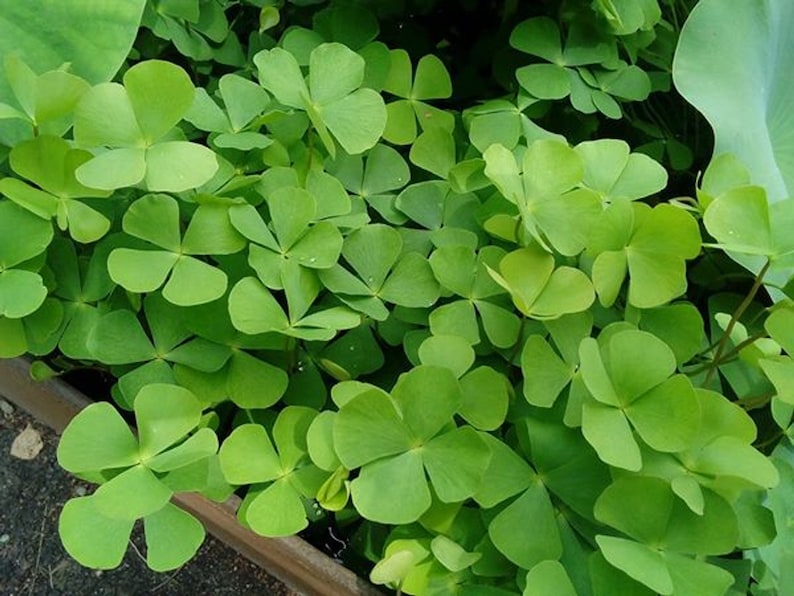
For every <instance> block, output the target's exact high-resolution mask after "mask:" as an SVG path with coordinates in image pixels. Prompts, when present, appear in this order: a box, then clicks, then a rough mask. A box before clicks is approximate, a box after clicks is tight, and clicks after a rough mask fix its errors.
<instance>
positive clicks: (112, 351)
mask: <svg viewBox="0 0 794 596" xmlns="http://www.w3.org/2000/svg"><path fill="white" fill-rule="evenodd" d="M87 343H88V346H89V350H90V351H91V353H92V354H93V356H94V358H96V359H97V360H99V361H100V362H104V363H105V364H130V363H133V362H144V361H146V360H151V359H153V358H155V357H156V356H157V351H156V350H155V348H154V346H153V345H152V342H151V341H150V340H149V337H148V336H147V335H146V333H145V332H144V330H143V327H142V326H141V323H140V321H139V320H138V318H137V317H136V315H135V314H134V313H133V312H132V311H129V310H124V309H119V310H114V311H111V312H109V313H107V314H105V315H103V316H102V317H101V318H100V319H99V320H98V321H97V323H96V325H95V326H94V328H93V329H92V330H91V334H90V336H89V337H88V341H87Z"/></svg>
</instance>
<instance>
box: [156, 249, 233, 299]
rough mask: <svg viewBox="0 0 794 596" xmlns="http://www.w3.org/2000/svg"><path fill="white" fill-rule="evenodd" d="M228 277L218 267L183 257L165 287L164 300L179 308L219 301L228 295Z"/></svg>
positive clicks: (175, 266)
mask: <svg viewBox="0 0 794 596" xmlns="http://www.w3.org/2000/svg"><path fill="white" fill-rule="evenodd" d="M227 284H228V277H227V276H226V274H225V273H224V272H223V271H222V270H221V269H218V268H217V267H213V266H212V265H209V264H207V263H205V262H204V261H199V260H198V259H196V258H194V257H187V256H181V257H180V258H179V260H178V261H177V262H176V264H175V265H174V269H173V271H172V273H171V277H170V279H169V280H168V282H167V283H166V284H165V286H164V287H163V298H165V299H166V300H168V301H169V302H170V303H171V304H176V305H177V306H194V305H196V304H204V303H206V302H212V301H213V300H217V299H218V298H220V297H221V296H223V295H224V294H225V293H226V287H227Z"/></svg>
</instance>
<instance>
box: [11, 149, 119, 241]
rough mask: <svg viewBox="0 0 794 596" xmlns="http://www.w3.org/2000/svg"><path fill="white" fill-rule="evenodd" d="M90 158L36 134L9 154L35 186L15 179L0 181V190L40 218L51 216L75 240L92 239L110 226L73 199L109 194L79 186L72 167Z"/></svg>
mask: <svg viewBox="0 0 794 596" xmlns="http://www.w3.org/2000/svg"><path fill="white" fill-rule="evenodd" d="M91 158H92V155H91V154H90V153H88V152H87V151H82V150H80V149H72V148H71V147H70V146H69V143H67V142H66V141H64V140H63V139H60V138H58V137H50V136H39V137H36V138H35V139H33V140H32V141H25V142H23V143H20V144H19V145H16V146H15V147H14V148H13V150H12V151H11V154H10V156H9V160H10V162H11V167H12V168H13V169H14V171H15V172H16V173H17V174H19V175H20V176H22V177H24V178H27V179H28V180H30V181H31V182H34V183H35V184H36V185H38V187H39V188H35V187H33V186H30V185H29V184H27V183H25V182H23V181H21V180H18V179H16V178H3V179H2V180H0V192H1V193H3V194H4V195H6V196H7V197H8V198H10V199H11V200H12V201H14V202H15V203H17V204H18V205H21V206H22V207H24V208H25V209H27V210H29V211H31V212H32V213H35V214H36V215H38V216H39V217H41V218H43V219H55V221H56V222H57V224H58V227H59V228H60V229H61V230H66V229H67V228H68V230H69V234H70V235H71V236H72V238H74V239H75V240H76V241H78V242H95V241H97V240H99V239H100V238H101V237H102V236H104V235H105V234H106V233H107V231H108V230H109V229H110V220H109V219H108V218H107V217H105V216H104V215H103V214H102V213H100V212H99V211H97V210H95V209H93V208H91V207H89V206H88V205H86V204H84V203H82V202H80V201H78V200H75V199H82V198H91V197H107V196H108V195H109V193H108V192H107V191H103V190H95V189H91V188H88V187H86V186H84V185H82V184H81V183H80V182H78V181H77V179H76V178H75V170H76V169H77V168H78V167H80V166H81V165H82V164H84V163H86V162H87V161H89V160H90V159H91Z"/></svg>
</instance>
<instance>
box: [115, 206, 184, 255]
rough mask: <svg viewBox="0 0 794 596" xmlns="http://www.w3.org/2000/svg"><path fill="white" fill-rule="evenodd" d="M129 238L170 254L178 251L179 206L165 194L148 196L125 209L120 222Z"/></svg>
mask: <svg viewBox="0 0 794 596" xmlns="http://www.w3.org/2000/svg"><path fill="white" fill-rule="evenodd" d="M122 227H123V229H124V231H125V232H126V233H127V234H129V235H130V236H135V237H136V238H140V239H141V240H146V241H148V242H151V243H152V244H154V245H155V246H159V247H160V248H164V249H166V250H169V251H171V252H179V250H180V243H181V241H180V231H179V204H178V203H177V201H176V199H174V198H172V197H170V196H168V195H165V194H149V195H145V196H144V197H142V198H140V199H138V200H137V201H135V202H134V203H133V204H132V205H130V206H129V207H128V208H127V211H126V213H125V214H124V219H123V220H122Z"/></svg>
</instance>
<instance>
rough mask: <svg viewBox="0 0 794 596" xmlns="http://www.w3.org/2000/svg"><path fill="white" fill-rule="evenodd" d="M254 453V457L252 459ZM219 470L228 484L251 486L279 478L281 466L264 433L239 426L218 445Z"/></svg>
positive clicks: (258, 427) (250, 427)
mask: <svg viewBox="0 0 794 596" xmlns="http://www.w3.org/2000/svg"><path fill="white" fill-rule="evenodd" d="M252 453H256V454H257V455H256V457H251V454H252ZM218 457H219V459H220V464H221V469H222V470H223V475H224V477H225V478H226V480H227V481H228V482H229V483H231V484H253V483H256V482H267V481H270V480H275V479H277V478H279V477H280V476H281V474H282V469H281V462H280V460H279V458H278V455H277V454H276V451H275V449H274V448H273V444H272V443H271V442H270V438H269V437H268V436H267V432H266V431H265V429H264V428H263V427H262V426H260V425H258V424H243V425H242V426H238V427H237V428H236V429H234V431H232V434H230V435H229V436H228V438H227V439H226V440H225V441H224V442H223V445H221V449H220V452H219V453H218Z"/></svg>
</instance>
